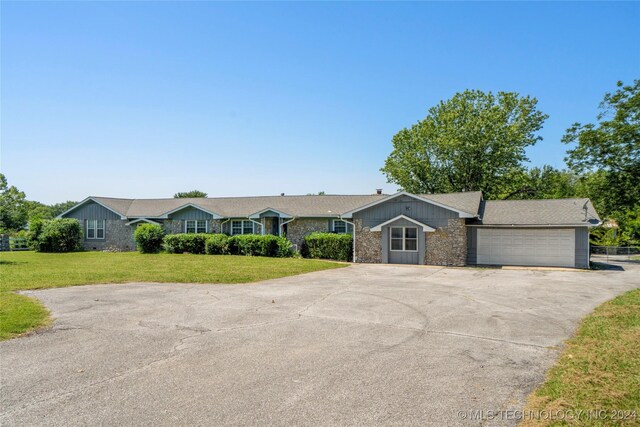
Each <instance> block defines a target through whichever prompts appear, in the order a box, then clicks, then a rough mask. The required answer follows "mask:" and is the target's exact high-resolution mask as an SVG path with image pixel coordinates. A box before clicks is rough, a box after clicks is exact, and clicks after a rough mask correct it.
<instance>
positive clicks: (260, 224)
mask: <svg viewBox="0 0 640 427" xmlns="http://www.w3.org/2000/svg"><path fill="white" fill-rule="evenodd" d="M249 221H251V222H252V223H254V224H258V225H259V226H260V234H264V226H263V225H262V223H261V222H258V221H254V220H252V219H251V218H249Z"/></svg>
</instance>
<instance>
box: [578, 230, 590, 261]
mask: <svg viewBox="0 0 640 427" xmlns="http://www.w3.org/2000/svg"><path fill="white" fill-rule="evenodd" d="M576 267H577V268H589V228H588V227H576Z"/></svg>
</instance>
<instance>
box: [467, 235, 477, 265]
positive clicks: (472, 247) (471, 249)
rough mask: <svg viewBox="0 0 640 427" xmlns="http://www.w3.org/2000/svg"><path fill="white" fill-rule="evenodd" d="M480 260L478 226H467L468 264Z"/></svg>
mask: <svg viewBox="0 0 640 427" xmlns="http://www.w3.org/2000/svg"><path fill="white" fill-rule="evenodd" d="M477 262H478V228H477V227H467V264H470V265H474V264H476V263H477Z"/></svg>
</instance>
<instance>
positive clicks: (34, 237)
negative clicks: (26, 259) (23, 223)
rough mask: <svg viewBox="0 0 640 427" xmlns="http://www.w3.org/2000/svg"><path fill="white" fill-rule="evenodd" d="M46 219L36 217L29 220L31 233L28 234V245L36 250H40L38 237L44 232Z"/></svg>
mask: <svg viewBox="0 0 640 427" xmlns="http://www.w3.org/2000/svg"><path fill="white" fill-rule="evenodd" d="M44 223H45V221H44V220H42V219H34V220H32V221H29V233H28V234H27V245H28V246H29V248H30V249H33V250H34V251H36V250H38V239H39V238H40V234H42V228H43V227H44Z"/></svg>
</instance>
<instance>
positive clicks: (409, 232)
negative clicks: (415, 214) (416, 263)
mask: <svg viewBox="0 0 640 427" xmlns="http://www.w3.org/2000/svg"><path fill="white" fill-rule="evenodd" d="M417 236H418V229H417V228H405V229H404V237H406V238H408V239H415V238H416V237H417Z"/></svg>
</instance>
